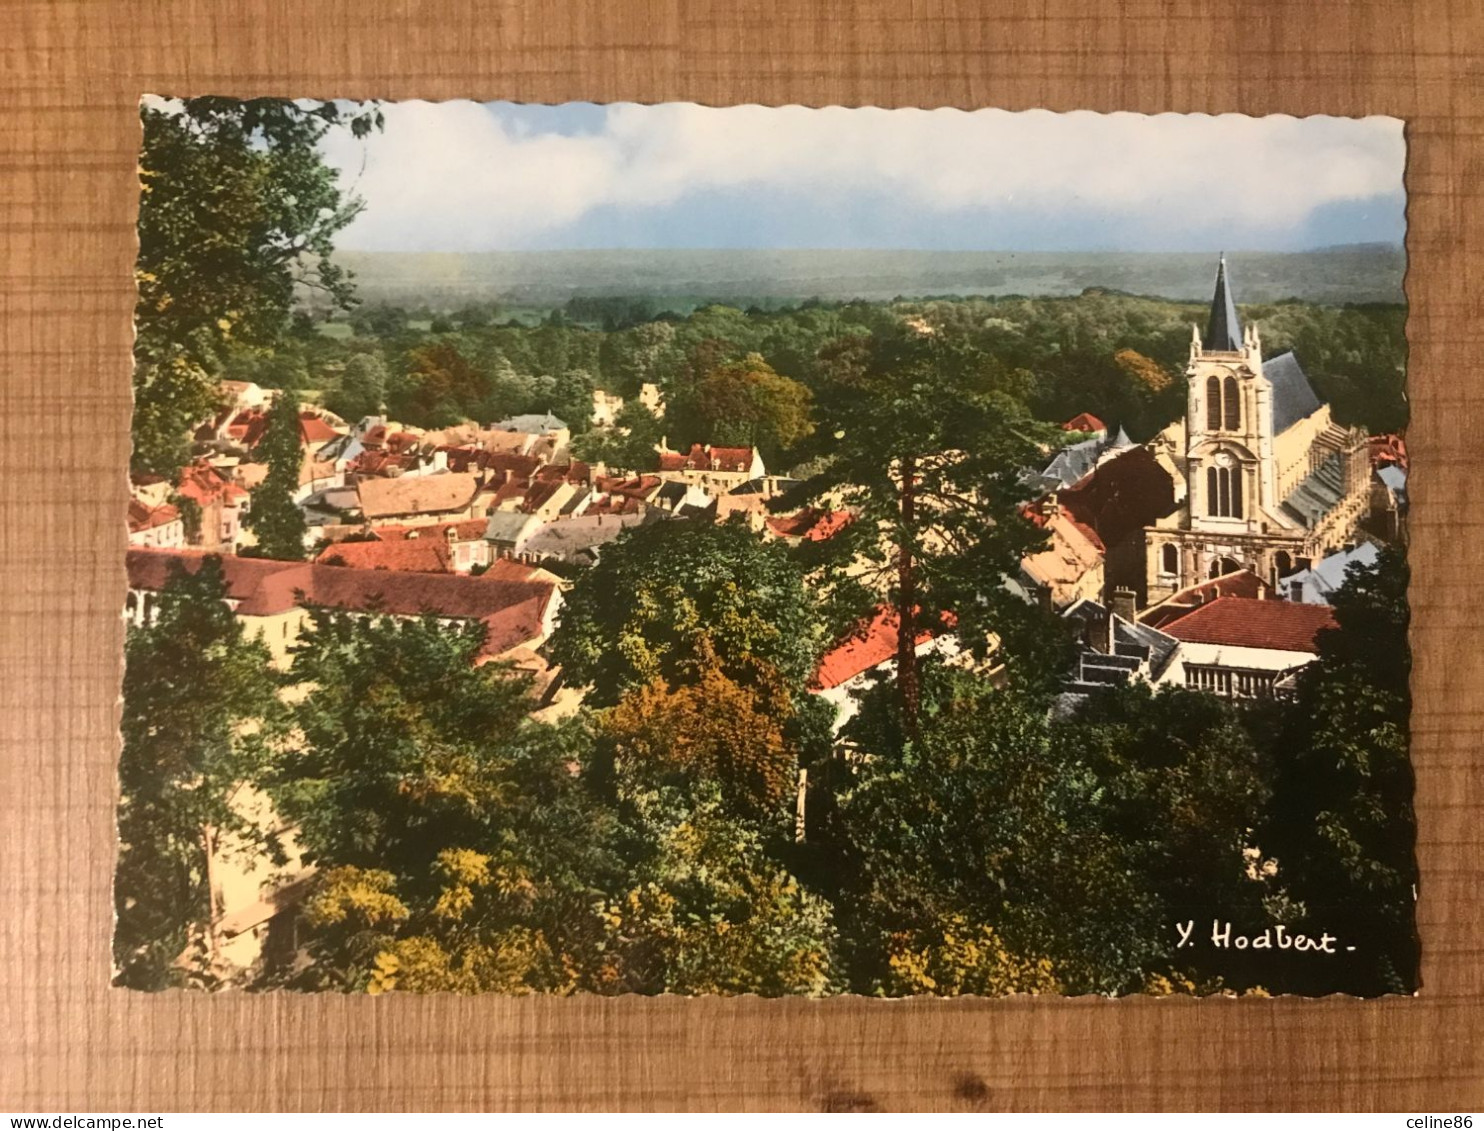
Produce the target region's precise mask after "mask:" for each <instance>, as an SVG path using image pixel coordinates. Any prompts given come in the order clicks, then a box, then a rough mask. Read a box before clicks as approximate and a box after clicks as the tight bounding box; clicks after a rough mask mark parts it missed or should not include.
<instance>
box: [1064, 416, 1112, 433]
mask: <svg viewBox="0 0 1484 1131" xmlns="http://www.w3.org/2000/svg"><path fill="white" fill-rule="evenodd" d="M1061 427H1062V431H1063V432H1106V431H1107V430H1108V426H1107V425H1106V424H1104V423H1103V422H1102V421H1101V420H1099V419H1098V418H1097V417H1096V416H1094V415H1093V414H1092V413H1090V412H1079V413H1078V414H1077V415H1076V416H1074V417H1072V419H1071V420H1069V421H1067V422H1066V423H1065V424H1063V425H1062V426H1061Z"/></svg>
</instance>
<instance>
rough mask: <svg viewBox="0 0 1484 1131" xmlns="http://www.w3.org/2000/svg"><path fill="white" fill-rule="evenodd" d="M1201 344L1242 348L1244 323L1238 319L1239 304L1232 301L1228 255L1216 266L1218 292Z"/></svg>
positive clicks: (1232, 349) (1227, 349)
mask: <svg viewBox="0 0 1484 1131" xmlns="http://www.w3.org/2000/svg"><path fill="white" fill-rule="evenodd" d="M1201 346H1202V348H1204V349H1208V350H1222V351H1224V352H1228V353H1235V352H1237V351H1239V350H1240V349H1241V348H1242V324H1241V322H1239V321H1237V306H1236V303H1235V302H1233V301H1232V289H1231V282H1230V280H1229V279H1228V278H1227V274H1226V256H1224V255H1223V256H1222V257H1221V262H1220V263H1218V264H1217V266H1216V292H1215V294H1213V295H1212V296H1211V318H1210V320H1209V321H1208V322H1207V323H1206V336H1205V337H1204V338H1202V339H1201Z"/></svg>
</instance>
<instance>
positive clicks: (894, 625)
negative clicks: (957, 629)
mask: <svg viewBox="0 0 1484 1131" xmlns="http://www.w3.org/2000/svg"><path fill="white" fill-rule="evenodd" d="M943 619H944V621H945V623H946V624H950V625H951V624H952V623H953V622H952V618H950V617H944V618H943ZM899 625H900V621H899V620H898V618H897V614H896V610H894V609H891V608H889V607H887V606H885V605H883V606H882V607H881V608H879V609H877V610H876V612H875V613H874V614H873V615H872V617H871V619H870V620H868V621H865V622H863V623H862V624H861V625H860V626H859V627H858V628H857V630H856V632H855V633H854V634H853V635H851V636H848V637H846V638H845V639H844V640H842V641H840V642H839V643H838V644H836V645H835V647H834V648H832V649H830V651H828V652H826V653H825V654H824V658H823V659H821V660H820V661H819V668H818V670H817V671H815V673H814V683H813V686H814V687H815V689H817V690H819V691H828V690H829V689H830V688H832V687H839V686H840V685H841V684H842V683H845V682H846V681H847V680H851V679H854V678H855V677H856V676H858V675H860V674H861V673H862V672H868V671H870V670H871V669H872V668H874V667H876V666H877V665H878V664H882V663H885V662H886V661H887V660H890V659H892V658H894V657H895V656H896V654H897V636H898V629H899ZM934 635H935V633H933V632H932V631H931V630H930V629H927V628H924V629H920V630H919V631H918V633H917V641H916V644H917V647H919V648H920V647H921V646H922V645H924V644H926V643H927V642H928V641H929V640H931V639H932V638H933V636H934Z"/></svg>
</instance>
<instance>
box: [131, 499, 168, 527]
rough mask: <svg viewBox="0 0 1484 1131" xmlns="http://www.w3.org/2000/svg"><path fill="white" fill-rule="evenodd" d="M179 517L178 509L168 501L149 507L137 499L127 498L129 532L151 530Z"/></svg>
mask: <svg viewBox="0 0 1484 1131" xmlns="http://www.w3.org/2000/svg"><path fill="white" fill-rule="evenodd" d="M179 517H180V511H178V510H176V509H175V508H174V507H172V506H171V505H170V504H169V503H162V504H161V505H160V506H157V507H151V506H146V505H145V504H144V503H141V502H140V501H139V500H138V499H130V500H129V533H131V534H140V533H142V532H143V531H146V530H153V529H154V528H155V527H157V526H164V525H165V524H167V523H171V522H174V521H175V520H176V519H178V518H179Z"/></svg>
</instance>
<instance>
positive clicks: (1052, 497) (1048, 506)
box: [1041, 491, 1061, 518]
mask: <svg viewBox="0 0 1484 1131" xmlns="http://www.w3.org/2000/svg"><path fill="white" fill-rule="evenodd" d="M1059 514H1061V503H1059V502H1058V501H1057V499H1056V492H1055V491H1052V492H1051V493H1050V494H1049V495H1047V496H1046V497H1045V498H1044V499H1042V500H1041V515H1042V517H1043V518H1055V517H1056V516H1057V515H1059Z"/></svg>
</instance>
